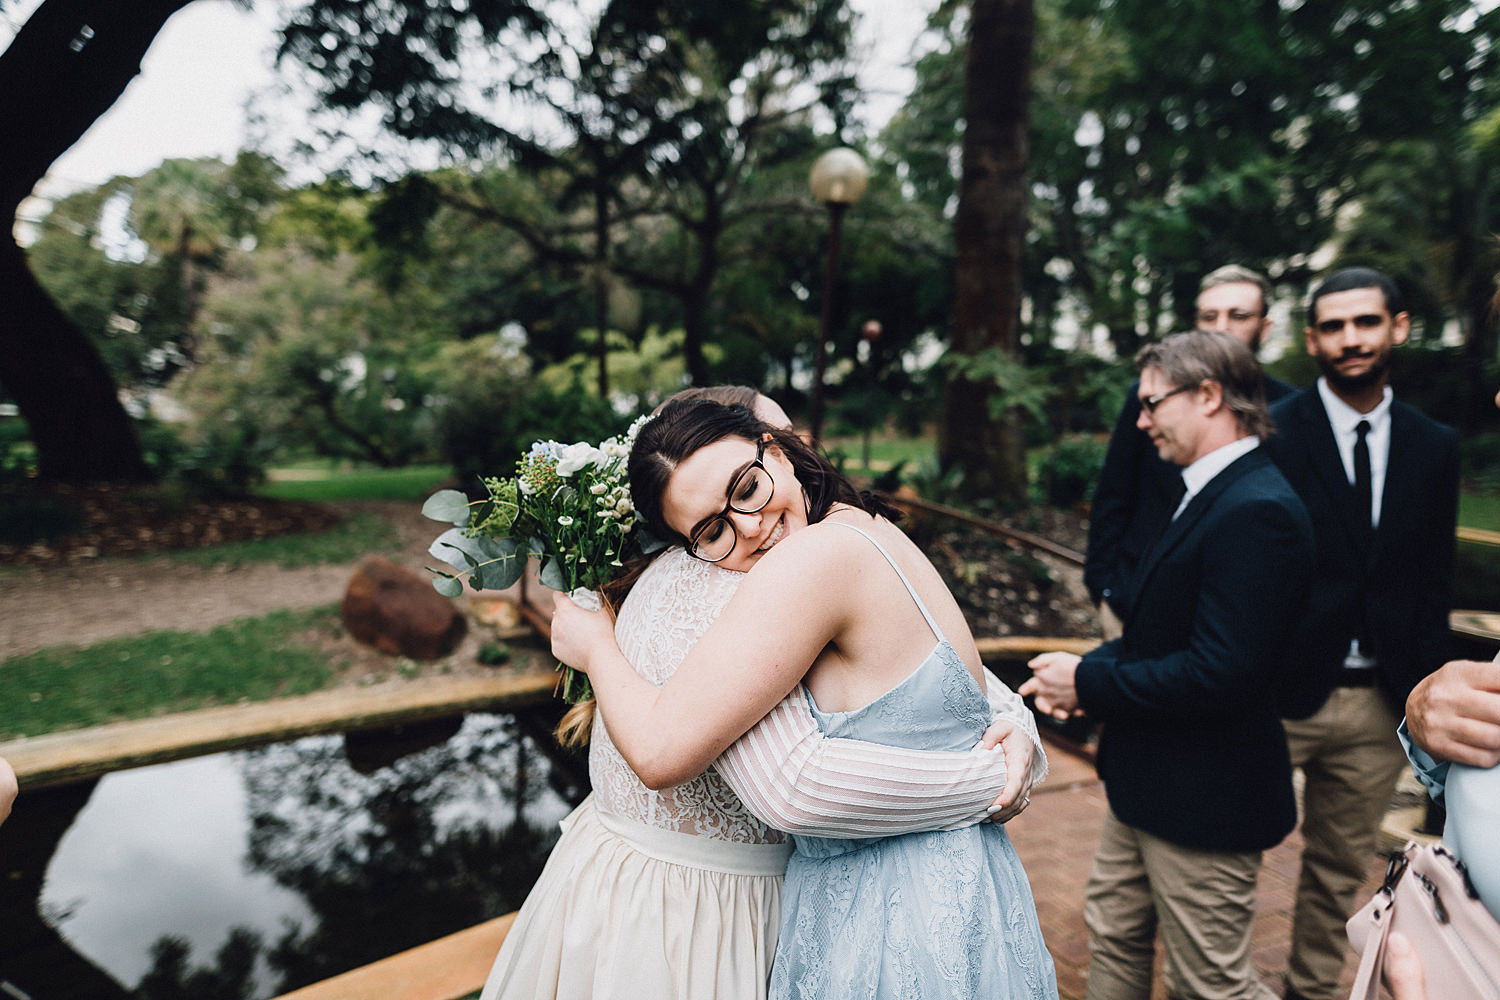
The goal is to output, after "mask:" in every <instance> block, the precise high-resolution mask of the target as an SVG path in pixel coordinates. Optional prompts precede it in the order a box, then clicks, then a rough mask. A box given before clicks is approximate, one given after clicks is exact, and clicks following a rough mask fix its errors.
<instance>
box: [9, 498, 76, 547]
mask: <svg viewBox="0 0 1500 1000" xmlns="http://www.w3.org/2000/svg"><path fill="white" fill-rule="evenodd" d="M82 527H83V518H82V516H81V515H80V514H79V512H78V508H77V507H76V506H75V505H73V504H71V503H69V502H68V501H67V500H66V499H64V498H62V497H58V496H54V495H52V494H50V493H43V492H39V491H36V490H30V489H25V488H21V489H14V490H6V491H5V492H3V493H0V544H4V545H15V546H26V545H31V544H33V543H34V542H46V541H48V540H50V539H53V538H61V537H63V536H65V535H70V534H72V533H73V532H75V531H77V530H79V529H80V528H82Z"/></svg>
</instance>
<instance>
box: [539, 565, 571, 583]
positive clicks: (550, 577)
mask: <svg viewBox="0 0 1500 1000" xmlns="http://www.w3.org/2000/svg"><path fill="white" fill-rule="evenodd" d="M542 586H544V587H550V588H551V589H553V590H568V589H569V588H568V580H567V577H565V576H563V571H562V563H561V562H560V561H558V560H556V559H549V560H547V564H546V565H545V566H543V567H542Z"/></svg>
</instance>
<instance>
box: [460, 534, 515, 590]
mask: <svg viewBox="0 0 1500 1000" xmlns="http://www.w3.org/2000/svg"><path fill="white" fill-rule="evenodd" d="M481 541H483V542H485V543H486V544H485V545H484V546H483V548H484V551H485V559H484V561H482V562H480V563H478V564H476V565H475V567H474V575H473V577H472V582H473V585H474V588H475V589H476V590H504V589H505V588H507V587H509V586H512V585H513V584H515V582H516V581H517V580H519V579H521V571H522V570H523V569H525V568H526V553H525V552H524V551H521V550H519V549H518V548H517V547H516V543H515V542H513V541H511V540H510V539H509V538H496V539H481Z"/></svg>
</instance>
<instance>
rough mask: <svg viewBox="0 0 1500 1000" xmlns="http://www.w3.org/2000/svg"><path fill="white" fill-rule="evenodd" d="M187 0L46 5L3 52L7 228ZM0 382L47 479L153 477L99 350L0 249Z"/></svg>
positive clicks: (14, 253) (12, 252) (0, 167)
mask: <svg viewBox="0 0 1500 1000" xmlns="http://www.w3.org/2000/svg"><path fill="white" fill-rule="evenodd" d="M190 2H191V0H135V2H132V3H119V2H118V0H46V2H45V3H43V4H42V5H41V6H40V7H38V8H37V10H36V12H35V13H34V14H32V16H31V17H30V19H29V20H27V22H26V24H25V25H24V26H22V28H21V30H20V31H19V32H18V33H17V34H16V37H15V39H14V40H13V41H12V42H11V44H10V47H9V48H7V49H6V50H5V52H4V54H3V55H0V94H4V95H5V100H4V101H0V136H3V137H4V143H5V150H6V153H5V156H4V157H3V158H0V208H3V209H4V217H6V218H10V219H14V218H15V215H16V211H17V209H18V208H19V207H20V204H21V202H22V201H23V200H24V199H25V198H26V197H27V196H28V195H30V194H31V191H32V188H34V187H35V186H36V184H37V182H38V181H40V180H41V179H42V177H43V175H44V174H46V172H47V168H48V167H50V166H51V165H52V163H53V162H54V161H55V160H56V159H57V158H58V157H59V156H61V155H62V154H63V153H64V152H66V151H67V149H68V148H69V147H70V146H72V145H73V143H75V142H77V141H78V139H79V137H81V136H82V135H83V134H84V132H86V131H88V128H89V126H91V125H92V124H93V123H94V122H95V121H96V120H98V118H99V116H100V115H102V114H104V112H105V111H107V110H108V109H109V107H110V106H111V105H112V104H114V102H115V101H116V100H117V99H118V98H119V96H120V94H122V93H124V91H125V87H126V85H128V84H129V83H130V81H131V80H132V79H134V78H135V76H136V74H137V73H139V72H140V64H141V58H142V57H143V56H144V55H145V54H146V50H147V49H148V48H149V47H150V45H151V42H152V40H153V39H155V38H156V35H157V33H158V32H159V31H160V30H161V28H162V25H163V24H165V23H166V20H167V18H168V17H170V16H171V15H172V14H173V13H175V12H176V11H178V10H180V9H181V8H183V7H185V6H186V5H187V4H188V3H190ZM0 288H4V289H5V294H4V295H3V296H0V383H3V384H4V386H5V388H6V390H7V391H8V392H9V393H10V394H11V396H12V397H14V399H15V401H16V404H17V405H18V406H19V407H20V410H21V415H22V416H23V417H25V418H26V423H27V425H28V426H29V427H30V429H31V439H32V442H33V443H34V444H35V445H36V448H37V455H38V459H39V462H40V466H41V469H40V472H41V475H42V477H43V478H45V479H50V480H57V481H63V482H105V481H126V482H143V481H147V480H149V479H150V478H151V470H150V468H149V467H148V466H147V465H146V463H145V460H144V459H143V458H142V455H141V448H140V443H139V441H138V440H137V439H136V436H135V428H134V427H133V426H132V425H131V422H130V418H129V416H128V415H127V414H126V412H125V409H124V407H123V406H122V405H121V404H120V400H119V396H118V394H117V391H116V387H115V382H114V379H113V377H112V376H111V375H110V372H109V371H108V369H107V368H106V367H105V365H104V362H103V360H102V359H101V358H100V356H99V352H98V351H96V350H95V349H94V346H93V344H92V343H90V341H89V339H88V337H87V336H85V335H84V333H83V331H81V330H79V329H78V327H77V326H75V325H74V324H73V323H72V322H71V321H70V320H69V319H68V318H67V317H66V316H65V315H64V314H63V312H62V310H60V309H59V308H58V307H57V305H56V304H55V303H54V302H53V301H52V300H51V298H50V297H49V296H48V295H47V293H46V292H45V291H44V290H43V289H42V287H41V286H40V285H39V284H37V281H36V279H35V277H33V276H32V274H31V271H30V269H29V268H28V267H27V264H26V256H25V254H24V253H23V252H22V251H21V249H20V247H18V246H16V245H15V244H14V243H13V242H12V241H10V240H0Z"/></svg>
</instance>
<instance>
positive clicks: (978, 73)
mask: <svg viewBox="0 0 1500 1000" xmlns="http://www.w3.org/2000/svg"><path fill="white" fill-rule="evenodd" d="M1035 29H1036V12H1035V9H1034V7H1033V0H974V3H973V6H972V9H971V14H970V22H969V53H968V58H967V68H966V79H965V85H964V120H965V130H964V146H963V177H962V180H961V181H960V183H959V196H958V213H957V217H956V219H955V221H954V243H955V250H956V254H957V261H956V265H955V272H954V303H953V329H952V331H951V337H950V348H951V349H952V350H953V351H954V352H956V353H959V354H968V355H974V354H979V353H981V352H982V351H985V350H986V349H990V348H998V349H1000V350H1002V351H1006V352H1009V353H1011V354H1015V353H1016V350H1017V347H1018V346H1019V342H1020V321H1021V252H1022V246H1023V238H1024V235H1025V229H1026V166H1027V161H1028V157H1029V146H1028V142H1027V128H1028V107H1027V105H1028V100H1029V98H1030V92H1031V49H1032V38H1033V35H1034V34H1035ZM994 393H995V386H994V385H993V384H981V383H978V382H974V381H971V380H969V379H967V378H962V377H957V376H954V377H951V378H950V379H949V381H948V384H947V386H946V388H945V390H944V399H943V422H942V427H941V428H940V431H939V439H938V449H939V458H940V462H941V465H942V467H943V468H944V469H945V470H952V469H955V468H956V469H959V470H961V471H962V474H963V475H962V479H961V482H960V485H959V491H960V492H961V493H962V494H963V495H964V496H966V497H968V498H970V499H979V498H988V499H993V500H995V501H996V502H998V503H999V504H1000V505H1001V506H1002V507H1012V508H1013V507H1017V506H1020V505H1021V504H1023V503H1025V500H1026V456H1025V450H1024V442H1023V439H1022V434H1021V424H1020V418H1019V414H1018V412H1017V411H1016V410H1015V409H1010V410H1008V411H1007V412H1006V413H1005V414H1003V415H1002V416H1001V417H1000V418H999V419H996V418H994V417H992V416H991V415H990V408H989V401H990V398H991V396H992V395H994Z"/></svg>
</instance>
